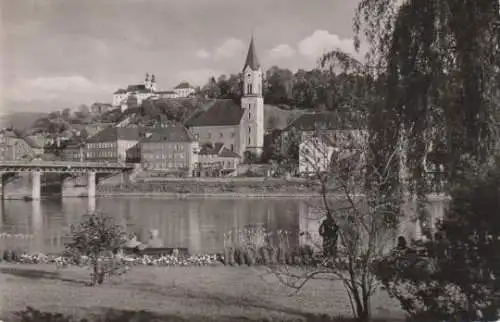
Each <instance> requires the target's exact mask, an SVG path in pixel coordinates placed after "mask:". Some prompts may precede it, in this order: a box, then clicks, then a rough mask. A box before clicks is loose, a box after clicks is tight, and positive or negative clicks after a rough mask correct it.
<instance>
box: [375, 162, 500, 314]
mask: <svg viewBox="0 0 500 322" xmlns="http://www.w3.org/2000/svg"><path fill="white" fill-rule="evenodd" d="M467 177H468V181H467V182H468V184H466V185H463V186H459V187H457V188H456V189H454V190H453V191H452V194H451V195H452V198H453V199H452V201H451V204H450V208H449V210H448V213H447V216H446V217H445V219H444V220H442V221H441V222H439V223H438V231H437V233H436V236H435V238H433V239H432V240H429V241H427V242H425V243H423V244H417V245H416V248H417V249H420V253H422V254H424V256H417V255H416V254H413V255H412V254H411V252H409V251H406V252H403V253H401V252H399V253H395V254H391V255H390V256H387V257H386V258H385V259H384V260H383V261H382V262H381V263H380V264H379V265H378V276H379V277H380V279H381V280H382V282H383V284H384V286H385V287H386V288H387V290H388V291H389V294H390V295H391V296H393V297H394V298H396V299H398V300H399V301H400V303H401V305H402V307H403V309H404V310H405V311H406V312H407V313H408V315H409V316H410V317H412V318H420V319H424V318H425V320H427V321H439V320H441V321H442V320H448V321H449V320H453V321H459V320H462V321H463V320H466V321H471V320H479V319H481V320H483V319H484V321H493V320H497V319H498V318H499V317H500V311H499V308H500V281H499V280H498V275H499V273H500V255H499V253H498V248H499V247H500V228H499V227H500V220H499V218H498V213H499V211H500V199H499V198H498V195H499V187H500V168H499V167H497V169H493V170H490V171H484V172H483V173H482V174H480V175H479V176H478V175H477V174H475V173H468V174H467Z"/></svg>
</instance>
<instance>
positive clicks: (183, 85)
mask: <svg viewBox="0 0 500 322" xmlns="http://www.w3.org/2000/svg"><path fill="white" fill-rule="evenodd" d="M184 88H192V87H191V85H189V83H188V82H182V83H180V84H179V85H177V86H175V89H184Z"/></svg>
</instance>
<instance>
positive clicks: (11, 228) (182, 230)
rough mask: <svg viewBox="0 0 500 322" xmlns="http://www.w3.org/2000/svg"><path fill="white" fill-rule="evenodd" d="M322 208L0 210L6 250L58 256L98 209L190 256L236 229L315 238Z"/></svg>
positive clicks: (83, 204)
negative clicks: (72, 233)
mask: <svg viewBox="0 0 500 322" xmlns="http://www.w3.org/2000/svg"><path fill="white" fill-rule="evenodd" d="M443 204H444V203H443V202H442V201H434V202H431V204H430V210H431V213H432V215H433V217H434V218H436V217H440V216H442V213H443V209H444V206H443ZM317 206H318V201H310V200H299V199H220V198H217V199H216V198H210V199H187V200H186V199H182V200H179V199H147V198H137V199H134V198H97V199H91V200H88V199H85V198H63V199H48V200H42V201H29V202H27V201H21V200H4V201H3V202H2V205H1V208H0V251H2V250H6V249H22V250H27V251H29V252H42V253H46V254H48V253H57V252H59V251H61V250H62V249H63V248H64V243H65V242H66V241H67V235H68V233H69V231H70V227H71V225H72V224H77V223H78V222H79V218H80V217H81V216H82V214H84V213H85V212H87V211H88V210H89V209H97V210H98V211H100V212H103V213H106V214H109V215H111V216H113V217H114V218H115V220H116V222H117V224H120V225H123V227H125V229H126V231H127V232H128V233H131V232H133V233H135V234H136V235H137V236H138V238H139V240H141V241H144V242H145V241H147V239H148V234H149V231H150V230H152V229H155V230H158V232H159V235H160V237H161V239H163V242H164V246H165V247H178V248H188V249H189V252H190V253H205V252H219V251H221V250H222V249H223V248H224V240H225V239H224V238H225V237H224V234H225V233H227V232H229V231H231V230H240V229H244V228H248V227H264V228H265V229H266V230H267V231H277V230H286V231H307V232H311V233H313V234H314V233H316V232H317V230H318V227H319V223H320V220H321V218H320V216H321V214H320V212H318V207H317ZM402 230H404V231H405V234H407V235H408V234H410V235H414V233H415V227H414V225H413V224H412V223H410V222H407V223H405V224H403V225H402ZM296 238H297V239H299V238H301V237H296ZM297 242H300V241H299V240H297Z"/></svg>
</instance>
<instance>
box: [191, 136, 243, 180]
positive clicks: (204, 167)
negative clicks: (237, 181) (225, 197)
mask: <svg viewBox="0 0 500 322" xmlns="http://www.w3.org/2000/svg"><path fill="white" fill-rule="evenodd" d="M240 161H241V157H240V156H239V155H238V154H236V153H235V152H233V151H231V150H229V149H228V148H226V147H225V146H224V143H220V142H218V143H215V144H214V145H213V146H212V145H210V144H205V145H203V146H202V147H201V149H200V152H199V157H198V163H197V164H196V165H195V167H194V176H198V177H199V176H204V177H205V176H208V177H213V176H215V177H218V176H224V175H228V174H230V173H234V174H236V169H237V167H238V165H239V164H240Z"/></svg>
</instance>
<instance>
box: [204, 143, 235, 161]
mask: <svg viewBox="0 0 500 322" xmlns="http://www.w3.org/2000/svg"><path fill="white" fill-rule="evenodd" d="M199 154H201V155H216V156H219V157H221V158H241V157H240V156H239V155H238V154H237V153H235V152H233V151H231V150H229V149H228V148H226V147H224V143H215V144H214V146H213V147H210V146H208V145H204V146H203V147H202V148H201V150H200V152H199Z"/></svg>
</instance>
